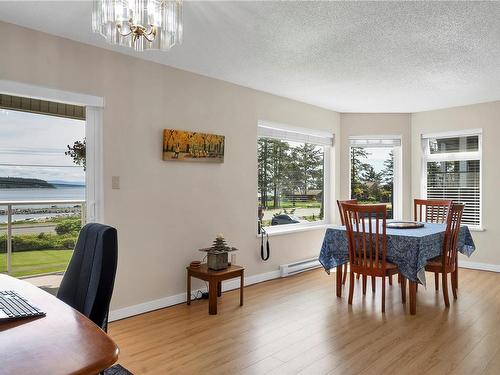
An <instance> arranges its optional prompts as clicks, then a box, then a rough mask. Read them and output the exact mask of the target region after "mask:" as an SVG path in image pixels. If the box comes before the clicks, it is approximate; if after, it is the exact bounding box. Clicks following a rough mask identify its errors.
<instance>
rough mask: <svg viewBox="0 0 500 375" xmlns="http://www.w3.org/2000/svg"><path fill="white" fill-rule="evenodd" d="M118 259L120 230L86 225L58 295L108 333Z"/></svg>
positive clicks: (99, 225) (101, 225)
mask: <svg viewBox="0 0 500 375" xmlns="http://www.w3.org/2000/svg"><path fill="white" fill-rule="evenodd" d="M117 259H118V246H117V234H116V229H115V228H112V227H109V226H107V225H103V224H97V223H91V224H87V225H85V226H84V227H83V228H82V230H81V231H80V235H79V236H78V241H77V243H76V246H75V251H74V252H73V256H72V257H71V261H70V262H69V266H68V269H67V270H66V273H65V274H64V277H63V280H62V282H61V286H60V287H59V291H58V292H57V298H59V299H60V300H61V301H64V302H66V303H67V304H68V305H70V306H71V307H73V308H74V309H76V310H78V311H79V312H81V313H82V314H83V315H85V316H86V317H88V318H89V319H90V320H92V321H93V322H94V323H95V324H97V325H98V326H99V327H101V328H102V329H103V330H104V331H107V326H108V313H109V303H110V301H111V295H112V294H113V286H114V282H115V274H116V264H117Z"/></svg>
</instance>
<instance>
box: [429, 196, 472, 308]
mask: <svg viewBox="0 0 500 375" xmlns="http://www.w3.org/2000/svg"><path fill="white" fill-rule="evenodd" d="M464 207H465V205H463V204H456V203H453V204H452V205H451V208H450V210H449V213H448V219H447V222H446V232H445V234H444V241H443V250H442V252H441V256H439V257H437V258H434V259H431V260H430V261H428V262H427V264H426V265H425V270H426V271H430V272H434V273H435V274H441V275H442V281H443V298H444V304H445V305H446V307H449V306H450V300H449V298H448V277H447V275H448V274H449V273H450V274H451V289H452V292H453V298H454V299H457V288H458V278H457V272H458V266H457V264H458V262H457V256H458V235H459V233H460V224H461V223H462V215H463V212H464Z"/></svg>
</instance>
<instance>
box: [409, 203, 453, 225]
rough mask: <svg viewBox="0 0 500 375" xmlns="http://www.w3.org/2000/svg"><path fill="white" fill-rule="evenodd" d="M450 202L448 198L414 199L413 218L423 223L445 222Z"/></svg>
mask: <svg viewBox="0 0 500 375" xmlns="http://www.w3.org/2000/svg"><path fill="white" fill-rule="evenodd" d="M451 203H452V202H451V201H449V200H434V199H415V200H414V202H413V213H414V220H415V221H419V222H425V223H446V218H447V216H448V211H449V210H450V207H451Z"/></svg>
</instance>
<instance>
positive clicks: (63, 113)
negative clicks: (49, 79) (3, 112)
mask: <svg viewBox="0 0 500 375" xmlns="http://www.w3.org/2000/svg"><path fill="white" fill-rule="evenodd" d="M0 108H3V109H10V110H13V111H23V112H31V113H39V114H42V115H49V116H58V117H67V118H73V119H77V120H85V107H82V106H78V105H73V104H65V103H57V102H50V101H47V100H39V99H32V98H24V97H20V96H12V95H4V94H0Z"/></svg>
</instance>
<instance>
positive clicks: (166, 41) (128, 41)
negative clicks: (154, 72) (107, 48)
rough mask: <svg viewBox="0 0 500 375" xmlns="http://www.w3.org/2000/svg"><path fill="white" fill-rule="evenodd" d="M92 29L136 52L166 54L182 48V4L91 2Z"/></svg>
mask: <svg viewBox="0 0 500 375" xmlns="http://www.w3.org/2000/svg"><path fill="white" fill-rule="evenodd" d="M92 29H93V31H94V32H96V33H99V34H101V35H102V36H104V38H106V40H107V41H108V42H110V43H111V44H118V45H122V46H126V47H131V48H134V49H135V50H136V51H144V50H146V49H160V50H168V49H170V48H172V47H173V46H174V45H176V44H182V0H94V6H93V10H92Z"/></svg>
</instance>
